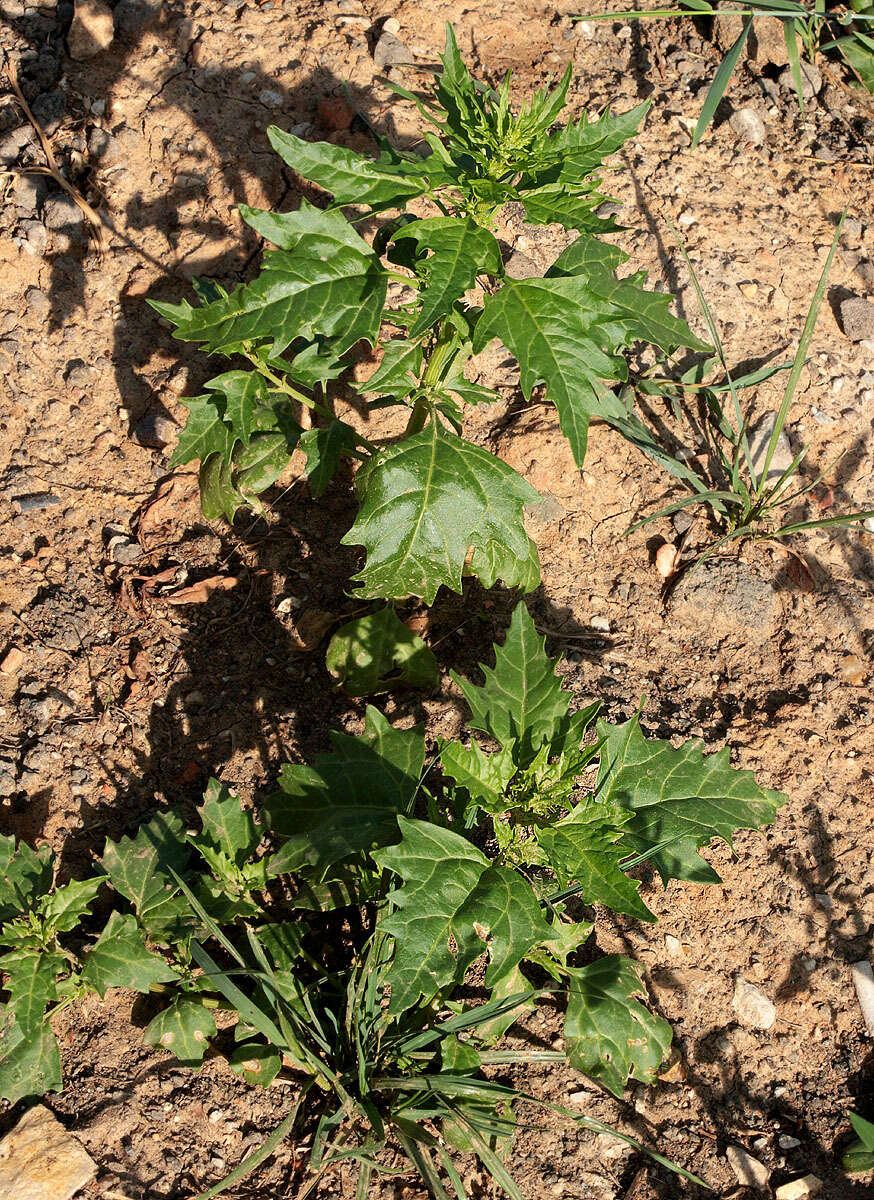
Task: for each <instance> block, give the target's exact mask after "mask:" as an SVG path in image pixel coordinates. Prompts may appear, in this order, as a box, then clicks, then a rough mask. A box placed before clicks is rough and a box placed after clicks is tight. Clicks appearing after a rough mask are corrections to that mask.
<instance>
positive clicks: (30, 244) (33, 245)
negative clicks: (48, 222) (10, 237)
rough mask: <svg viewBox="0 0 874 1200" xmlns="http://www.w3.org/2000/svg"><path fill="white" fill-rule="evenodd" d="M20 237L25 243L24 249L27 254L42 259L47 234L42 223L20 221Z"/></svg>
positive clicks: (47, 240) (46, 244) (46, 242)
mask: <svg viewBox="0 0 874 1200" xmlns="http://www.w3.org/2000/svg"><path fill="white" fill-rule="evenodd" d="M18 228H19V231H20V233H21V236H22V237H23V238H24V239H25V242H26V243H27V244H26V246H25V249H26V250H27V252H28V253H29V254H33V255H36V257H37V258H42V257H43V255H44V254H45V252H46V247H47V246H48V242H49V239H48V234H47V233H46V227H45V225H43V223H42V221H22V222H21V224H20V225H19V227H18Z"/></svg>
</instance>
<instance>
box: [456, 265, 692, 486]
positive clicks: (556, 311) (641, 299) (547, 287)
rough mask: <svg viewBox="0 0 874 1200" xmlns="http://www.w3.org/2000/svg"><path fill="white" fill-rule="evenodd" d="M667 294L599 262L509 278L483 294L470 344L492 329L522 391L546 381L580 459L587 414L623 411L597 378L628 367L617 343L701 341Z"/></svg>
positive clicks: (619, 376) (621, 375)
mask: <svg viewBox="0 0 874 1200" xmlns="http://www.w3.org/2000/svg"><path fill="white" fill-rule="evenodd" d="M670 303H671V297H670V296H666V295H662V293H660V292H647V291H646V290H645V289H644V288H642V287H641V286H640V285H639V283H638V282H637V281H636V280H635V279H634V278H631V279H627V280H618V279H616V278H615V277H613V276H612V275H610V274H608V273H607V272H605V271H603V270H598V271H596V272H593V273H592V274H590V275H560V276H556V277H547V278H544V279H511V280H507V282H506V283H505V284H504V286H503V287H502V288H501V289H500V291H499V292H497V293H496V294H495V295H493V296H488V297H486V300H485V307H484V311H483V315H482V317H481V318H480V320H479V321H478V323H477V326H476V330H475V334H474V350H475V351H479V350H481V349H482V348H483V347H484V346H485V345H486V344H487V343H488V342H489V341H490V340H491V339H492V338H493V337H498V338H500V339H501V341H502V342H503V343H504V345H505V346H506V347H507V349H508V350H510V351H511V352H512V353H513V354H514V355H515V357H516V359H517V360H518V363H519V370H520V382H521V386H522V391H523V393H524V395H525V396H526V398H527V397H530V395H531V391H532V389H533V388H534V386H535V385H536V384H538V383H544V384H545V385H546V392H547V395H548V397H549V399H550V400H552V402H553V403H554V404H555V406H556V408H557V409H558V415H559V422H560V424H561V428H562V432H563V433H564V434H565V436H566V437H567V439H568V441H569V442H570V445H571V450H572V451H573V454H574V458H575V461H576V462H577V465H578V466H582V462H583V458H584V456H585V449H586V434H587V430H588V422H589V418H590V417H591V416H600V417H602V418H604V419H607V420H609V419H610V418H611V417H613V416H616V417H621V416H624V410H623V409H622V408H621V406H620V405H619V402H618V400H617V399H616V397H615V396H614V395H613V394H612V393H611V392H609V391H607V390H606V389H605V388H603V387H602V386H601V381H602V380H613V381H622V380H624V379H626V378H627V374H628V367H627V364H626V362H625V359H624V358H623V357H622V355H621V354H619V353H618V351H619V350H620V349H621V348H622V347H624V346H626V345H630V344H631V343H632V342H634V341H636V340H638V339H643V340H646V341H650V342H654V343H655V344H656V345H658V346H661V347H662V348H667V347H670V346H689V347H692V348H694V349H707V347H706V346H705V345H704V343H703V342H700V341H699V340H698V339H697V338H696V337H695V336H694V334H692V333H691V331H690V330H689V328H688V326H687V325H686V323H685V322H684V321H681V320H679V319H678V318H676V317H672V316H671V315H670V313H669V312H668V311H667V309H668V306H669V304H670Z"/></svg>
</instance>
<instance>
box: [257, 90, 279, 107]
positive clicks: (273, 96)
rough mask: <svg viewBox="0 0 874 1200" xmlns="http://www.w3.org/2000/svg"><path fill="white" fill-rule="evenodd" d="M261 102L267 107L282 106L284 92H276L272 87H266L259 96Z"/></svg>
mask: <svg viewBox="0 0 874 1200" xmlns="http://www.w3.org/2000/svg"><path fill="white" fill-rule="evenodd" d="M258 101H259V103H260V104H263V105H264V106H265V108H280V107H281V106H282V93H281V92H274V91H272V90H271V89H270V88H265V89H264V91H263V92H261V94H260V95H259V97H258Z"/></svg>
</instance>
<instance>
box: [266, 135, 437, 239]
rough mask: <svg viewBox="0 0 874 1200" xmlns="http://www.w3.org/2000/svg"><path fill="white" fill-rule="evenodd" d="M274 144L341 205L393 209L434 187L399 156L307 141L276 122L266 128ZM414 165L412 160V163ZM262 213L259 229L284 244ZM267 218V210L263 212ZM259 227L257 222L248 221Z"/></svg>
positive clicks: (298, 169) (289, 160)
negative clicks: (365, 153) (369, 155)
mask: <svg viewBox="0 0 874 1200" xmlns="http://www.w3.org/2000/svg"><path fill="white" fill-rule="evenodd" d="M267 137H268V138H269V139H270V145H271V146H272V147H273V149H274V150H275V151H276V153H277V154H278V155H279V156H280V157H281V158H282V159H283V161H284V162H287V163H288V165H289V166H290V167H291V168H292V169H293V170H295V171H297V173H298V175H302V176H303V178H304V179H310V180H312V182H313V183H317V184H318V185H319V187H323V188H324V189H325V191H327V192H331V193H333V196H334V199H335V201H336V203H337V204H369V205H370V206H371V207H372V208H389V207H395V206H397V205H400V204H404V203H406V201H407V200H409V199H411V198H412V197H413V196H420V195H421V194H422V193H423V192H426V191H427V190H428V187H429V179H428V176H427V175H426V174H423V173H420V172H417V173H414V172H413V171H411V170H410V167H409V166H408V163H407V161H406V160H405V159H402V158H400V156H396V155H389V154H383V155H381V156H380V157H379V158H378V159H376V160H375V161H374V160H373V159H368V158H364V157H363V156H362V155H360V154H356V153H355V151H354V150H347V149H346V148H345V147H344V146H332V145H331V144H330V143H328V142H316V143H310V142H304V141H302V140H301V139H300V138H298V137H295V136H294V134H293V133H283V131H282V130H281V129H278V128H277V127H276V126H275V125H271V126H270V127H269V128H268V130H267ZM411 165H412V164H411ZM276 215H277V214H273V213H266V214H263V219H262V220H261V222H260V224H259V225H255V228H256V229H257V230H258V232H259V233H261V234H262V235H263V236H264V237H266V238H269V239H270V241H272V242H273V243H274V244H275V245H277V246H281V245H282V242H281V241H278V240H277V236H275V234H276V231H275V230H274V229H272V227H271V224H270V222H269V220H268V218H269V217H273V216H276ZM259 216H262V214H259ZM247 219H248V218H247ZM249 223H250V224H253V225H254V222H253V221H250V222H249Z"/></svg>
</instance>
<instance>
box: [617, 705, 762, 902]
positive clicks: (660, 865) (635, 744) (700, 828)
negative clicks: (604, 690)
mask: <svg viewBox="0 0 874 1200" xmlns="http://www.w3.org/2000/svg"><path fill="white" fill-rule="evenodd" d="M598 736H599V738H603V739H604V745H603V748H602V750H601V762H600V766H599V769H598V782H597V785H596V795H597V797H598V799H599V800H600V801H601V802H602V803H604V804H611V805H615V806H617V807H619V808H624V809H627V810H628V811H629V812H630V813H631V818H630V820H629V821H628V823H627V824H626V825H625V826H624V831H623V841H624V843H625V847H626V850H627V852H629V853H631V852H634V853H646V854H647V856H648V858H649V861H650V862H651V863H652V865H653V866H654V867H655V868H656V870H657V871H658V872H659V874H660V875H661V877H662V879H663V880H664V882H665V883H667V881H668V880H669V879H687V880H691V881H694V882H696V883H718V882H719V876H718V875H717V874H716V872H715V871H714V870H713V868H712V867H711V866H710V865H709V864H708V863H706V862H705V861H704V859H703V858H702V857H701V856H700V855H699V854H698V847H700V846H706V845H707V844H708V843H709V842H711V841H712V840H713V839H714V838H722V840H723V841H725V842H727V843H728V844H729V845H731V839H732V835H733V834H734V832H735V830H737V829H757V828H759V827H761V826H763V825H769V824H771V822H772V821H773V820H774V819H775V817H776V815H777V809H778V808H779V807H780V805H781V804H784V803H785V801H786V797H785V796H783V795H781V794H780V793H779V792H772V791H768V790H767V789H765V788H762V787H759V785H758V784H757V783H756V781H755V778H754V776H753V773H752V771H742V770H739V769H737V768H734V767H732V766H731V763H730V761H729V751H728V747H727V746H726V747H724V748H723V749H722V750H719V751H717V753H715V754H710V755H708V756H707V757H706V758H705V757H704V755H703V754H702V752H701V743H700V742H697V741H696V742H686V743H685V744H684V745H682V746H680V747H679V748H678V749H674V747H673V746H672V745H671V744H670V742H663V741H657V740H655V739H652V740H647V738H645V737H644V736H643V733H642V731H641V728H640V724H639V722H638V720H637V718H636V717H632V719H631V720H630V721H626V722H625V724H623V725H608V724H606V722H603V721H599V722H598Z"/></svg>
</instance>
